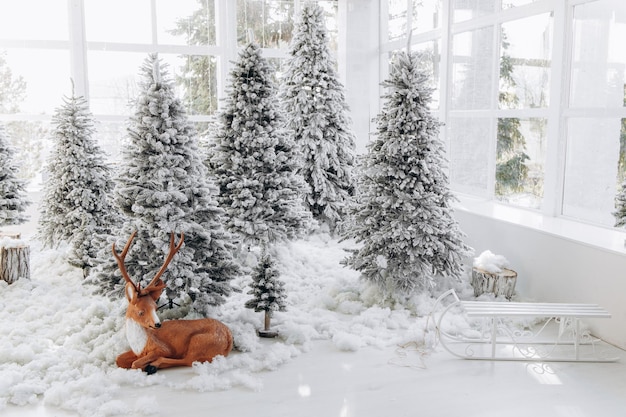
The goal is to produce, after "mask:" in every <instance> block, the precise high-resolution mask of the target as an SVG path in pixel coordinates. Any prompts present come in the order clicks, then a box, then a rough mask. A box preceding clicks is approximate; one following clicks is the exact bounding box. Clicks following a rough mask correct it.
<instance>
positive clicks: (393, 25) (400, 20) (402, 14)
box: [387, 0, 407, 41]
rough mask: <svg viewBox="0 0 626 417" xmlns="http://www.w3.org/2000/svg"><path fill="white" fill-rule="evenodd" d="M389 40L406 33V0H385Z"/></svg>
mask: <svg viewBox="0 0 626 417" xmlns="http://www.w3.org/2000/svg"><path fill="white" fill-rule="evenodd" d="M387 4H388V6H387V10H388V13H389V15H388V20H387V21H388V34H387V36H388V37H389V40H390V41H392V40H394V39H398V38H401V37H403V36H406V35H407V30H406V27H407V26H406V25H407V0H387Z"/></svg>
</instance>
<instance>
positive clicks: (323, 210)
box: [281, 3, 355, 231]
mask: <svg viewBox="0 0 626 417" xmlns="http://www.w3.org/2000/svg"><path fill="white" fill-rule="evenodd" d="M289 55H290V57H289V58H288V59H287V63H286V70H285V75H284V76H283V79H282V81H281V101H282V102H283V104H284V108H285V114H286V119H287V127H288V129H289V130H290V131H291V132H293V134H294V137H295V141H296V145H297V146H298V149H299V151H300V153H301V155H302V158H303V164H302V168H301V170H300V172H301V173H302V175H303V177H304V179H305V181H306V182H307V183H308V184H309V187H310V192H309V193H308V194H307V198H306V203H307V206H308V207H309V209H310V211H311V212H312V213H313V217H314V218H315V219H317V220H318V221H320V223H322V224H327V225H328V226H329V228H330V230H331V231H334V230H335V229H337V226H338V223H339V224H340V221H341V220H342V219H344V217H345V214H346V207H347V205H348V203H349V201H350V200H351V199H352V196H353V195H354V186H355V184H354V182H355V181H354V178H353V177H354V175H353V168H354V164H355V143H354V134H353V133H352V130H351V127H350V120H349V117H348V106H347V104H346V99H345V96H344V91H343V85H342V84H341V83H340V81H339V77H338V75H337V72H336V70H335V61H334V59H333V57H332V55H331V52H330V49H329V47H328V33H327V31H326V26H325V23H324V12H323V10H322V8H321V7H320V6H318V5H317V4H315V3H307V4H305V5H304V7H303V8H302V15H301V18H300V22H299V24H298V25H297V30H296V33H295V34H294V37H293V40H292V41H291V44H290V47H289Z"/></svg>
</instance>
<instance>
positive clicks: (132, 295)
mask: <svg viewBox="0 0 626 417" xmlns="http://www.w3.org/2000/svg"><path fill="white" fill-rule="evenodd" d="M136 233H137V232H136V231H134V232H133V233H132V234H131V235H130V238H129V239H128V242H126V245H125V246H124V249H123V250H122V252H121V253H119V254H118V253H117V250H116V249H115V243H113V247H112V249H113V256H114V257H115V260H116V261H117V265H118V266H119V268H120V272H121V273H122V276H123V277H124V280H125V281H126V288H125V293H126V298H127V299H128V309H127V310H126V318H128V319H132V320H134V321H135V322H136V323H138V324H139V325H141V326H142V327H144V328H153V329H154V328H157V327H161V321H160V320H159V317H158V316H157V314H156V310H157V305H156V301H157V300H158V299H159V297H161V292H163V289H164V288H165V283H164V282H163V281H162V280H161V275H163V273H164V272H165V270H166V269H167V266H168V265H169V263H170V262H171V260H172V259H173V258H174V255H176V252H178V250H179V249H180V248H181V246H182V245H183V242H184V241H185V234H184V233H181V234H180V241H179V242H178V244H177V245H175V244H174V232H172V233H171V234H170V249H169V254H168V255H167V257H166V258H165V262H163V265H162V266H161V269H159V271H158V272H157V273H156V275H155V276H154V278H152V281H150V283H149V284H148V285H147V286H146V287H145V288H141V286H140V284H139V283H137V284H135V283H134V282H133V281H132V280H131V278H130V276H129V275H128V271H126V265H124V259H125V258H126V254H127V253H128V250H129V249H130V246H131V244H132V243H133V239H134V238H135V234H136Z"/></svg>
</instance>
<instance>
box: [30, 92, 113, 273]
mask: <svg viewBox="0 0 626 417" xmlns="http://www.w3.org/2000/svg"><path fill="white" fill-rule="evenodd" d="M52 124H53V126H54V130H53V132H52V135H53V136H52V139H53V140H54V149H53V151H52V153H51V154H50V157H49V158H48V164H47V166H46V172H47V173H48V174H49V176H48V179H47V180H46V182H45V184H44V196H43V200H42V203H41V206H40V213H41V214H40V217H39V228H38V237H39V239H41V240H42V242H43V244H44V246H49V247H56V246H58V245H59V244H60V243H62V242H66V243H69V244H70V245H71V248H72V250H71V252H70V254H69V259H68V260H69V262H70V263H71V264H72V265H74V266H76V267H78V268H82V269H83V271H84V273H85V275H87V273H88V271H89V269H90V268H91V267H93V266H94V264H95V263H96V259H97V257H98V249H99V247H100V246H101V244H100V245H99V244H98V240H99V239H105V238H106V236H107V235H109V233H110V231H111V227H113V226H114V224H115V222H116V220H117V219H116V217H115V213H113V209H112V206H111V202H110V201H109V197H110V193H111V191H112V190H113V182H112V180H111V173H110V170H109V168H108V167H107V166H106V163H105V160H104V156H103V152H102V150H101V149H100V147H99V146H98V143H97V141H96V140H95V139H94V138H93V135H94V133H95V127H94V117H93V115H92V114H91V112H90V111H89V105H88V104H87V101H86V100H85V99H84V98H83V97H76V96H75V95H74V94H72V96H71V97H64V98H63V104H62V105H61V106H59V107H58V108H57V109H56V110H55V113H54V115H53V116H52Z"/></svg>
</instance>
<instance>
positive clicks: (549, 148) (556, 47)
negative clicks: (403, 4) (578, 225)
mask: <svg viewBox="0 0 626 417" xmlns="http://www.w3.org/2000/svg"><path fill="white" fill-rule="evenodd" d="M429 1H430V2H434V1H435V0H426V1H425V3H426V2H429ZM600 1H606V2H607V3H610V1H609V0H600ZM382 3H383V5H384V3H385V2H382ZM450 3H451V2H448V1H444V2H443V5H442V12H443V17H444V18H443V19H442V27H441V31H437V30H435V31H431V32H427V33H422V34H420V35H419V36H418V38H417V39H412V40H411V44H412V45H416V44H418V43H422V42H426V41H439V42H440V43H441V45H442V51H443V56H442V57H441V58H440V59H441V62H440V68H441V74H440V77H439V89H440V91H439V95H440V103H439V111H438V113H439V114H440V118H441V120H442V121H443V122H444V123H445V125H446V128H444V129H442V133H441V134H442V138H443V140H444V142H445V143H446V147H447V149H448V155H449V157H450V159H451V160H452V159H453V157H454V153H455V150H454V149H453V146H454V143H453V138H452V137H451V127H450V126H452V128H454V125H455V123H457V122H459V121H462V120H476V121H479V120H485V119H489V120H491V125H490V129H489V133H488V136H489V138H488V139H487V140H488V141H489V145H488V150H487V149H486V150H485V152H488V153H489V156H488V157H487V159H486V160H485V163H486V164H488V165H489V168H488V172H489V175H488V179H487V180H486V183H485V185H484V187H485V189H486V190H485V191H480V189H482V186H480V187H479V188H474V187H471V186H470V187H468V186H467V185H463V184H462V183H455V182H454V173H455V172H458V170H459V169H461V166H459V167H455V166H454V161H453V160H452V161H451V162H452V163H451V167H450V170H451V179H452V188H453V190H456V191H457V192H461V193H467V194H470V195H474V196H479V197H481V198H484V199H486V200H492V201H495V200H497V199H496V196H495V189H496V187H495V185H496V184H495V181H496V176H495V175H496V174H495V173H496V170H495V164H494V162H495V148H496V146H495V140H496V139H495V138H496V122H497V121H498V120H502V119H503V118H504V119H507V118H516V119H520V120H522V121H524V120H525V121H526V123H528V122H530V121H533V120H534V121H535V122H533V123H537V122H539V123H541V124H542V125H544V127H543V129H544V135H545V138H546V139H545V143H544V145H543V146H545V151H544V152H545V161H544V165H543V172H544V177H543V198H542V203H541V208H540V212H541V213H542V214H544V215H546V216H551V217H554V216H560V217H565V218H568V217H570V218H571V219H573V220H576V221H581V222H586V223H592V224H596V225H599V226H603V227H611V226H612V225H611V224H609V222H608V220H607V219H608V217H607V216H605V219H604V220H599V219H598V218H599V217H598V216H596V217H595V218H594V217H593V216H589V217H584V216H578V217H577V216H575V217H574V218H572V217H571V216H568V215H567V213H564V206H563V204H564V198H565V196H566V194H565V193H566V189H565V181H566V178H567V172H566V168H567V162H566V161H567V158H568V153H567V152H568V145H567V142H568V140H570V141H571V140H573V139H572V138H573V137H572V132H568V126H570V125H571V124H572V123H573V122H575V121H576V119H580V118H581V117H596V118H597V119H598V123H602V120H608V119H624V118H626V108H616V107H601V108H593V107H582V108H580V109H579V108H576V107H570V96H571V91H570V90H571V85H572V82H573V80H572V78H571V71H572V68H573V67H572V62H571V56H572V53H573V51H572V50H573V43H574V36H575V34H574V33H573V31H574V28H573V25H574V9H575V7H576V6H580V5H587V4H591V3H594V0H568V1H561V0H536V1H521V2H515V3H510V2H509V3H510V4H509V3H507V5H506V8H505V7H502V8H500V7H496V6H499V5H500V2H499V1H497V0H494V11H493V12H489V13H479V14H478V15H477V16H475V17H470V18H467V19H466V18H463V19H457V20H458V21H456V22H455V21H454V17H455V11H454V10H453V9H454V6H455V4H454V2H452V3H453V4H450ZM615 4H617V3H615ZM501 5H502V6H504V4H501ZM609 7H611V5H610V4H609ZM613 7H622V6H621V5H619V6H613ZM408 10H410V9H409V8H408ZM542 14H543V15H545V14H549V15H550V16H551V25H552V30H551V32H550V34H549V36H550V37H551V39H550V41H551V42H552V47H551V49H550V55H549V57H548V59H549V60H550V63H551V65H550V68H549V70H548V73H547V74H548V77H549V80H550V82H549V84H548V88H547V90H546V94H547V97H549V102H548V104H547V105H545V106H544V107H539V108H536V107H531V108H528V107H526V108H502V109H501V108H499V103H498V99H497V98H498V92H499V91H500V86H499V83H500V75H499V74H500V72H499V68H498V66H499V59H500V46H501V39H500V28H501V27H503V25H505V26H507V23H509V22H514V23H515V22H517V21H520V20H521V19H525V18H530V17H533V16H539V15H542ZM383 16H387V14H386V13H384V10H382V9H381V55H380V56H381V64H380V65H381V71H380V72H381V80H382V79H384V78H385V77H386V76H387V75H388V66H389V60H388V56H389V55H388V54H389V51H394V50H398V49H403V46H404V45H406V42H407V38H406V37H404V38H400V39H395V40H393V41H387V40H386V39H385V37H384V34H385V33H387V32H388V31H387V30H386V27H385V25H386V22H384V21H382V20H384V17H383ZM409 23H410V22H409ZM486 27H491V28H493V29H494V30H493V33H492V36H493V39H492V42H491V50H492V51H493V52H492V57H491V59H492V65H491V71H492V72H493V74H494V75H493V76H492V78H491V80H490V86H491V87H490V90H491V94H490V102H489V105H488V107H486V108H483V109H477V108H475V107H470V108H455V107H454V106H453V105H452V104H453V103H452V102H451V99H452V98H453V96H452V94H453V90H454V84H453V83H452V81H453V66H454V65H455V59H457V60H458V58H456V57H455V54H454V42H455V37H456V36H458V35H461V34H464V33H468V32H471V31H474V30H480V29H481V28H486ZM528 65H534V64H528ZM527 68H529V69H531V70H532V67H527ZM527 71H528V69H527ZM512 107H516V106H512ZM468 118H469V119H468ZM457 124H458V123H457ZM542 140H544V139H542ZM611 146H613V145H611ZM570 147H571V146H570ZM456 152H457V154H458V150H457V151H456ZM455 170H456V171H455ZM607 181H610V178H609V179H608V180H607ZM513 205H514V206H515V205H516V204H515V203H513ZM520 207H521V208H524V207H523V206H520ZM529 208H530V207H529ZM605 210H606V209H605ZM576 217H577V218H576Z"/></svg>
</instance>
